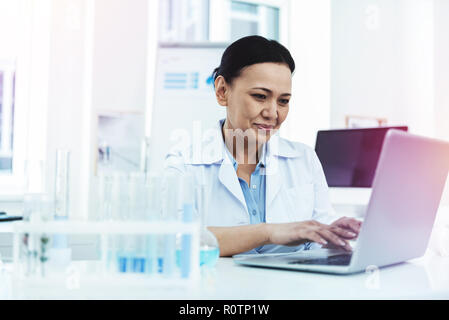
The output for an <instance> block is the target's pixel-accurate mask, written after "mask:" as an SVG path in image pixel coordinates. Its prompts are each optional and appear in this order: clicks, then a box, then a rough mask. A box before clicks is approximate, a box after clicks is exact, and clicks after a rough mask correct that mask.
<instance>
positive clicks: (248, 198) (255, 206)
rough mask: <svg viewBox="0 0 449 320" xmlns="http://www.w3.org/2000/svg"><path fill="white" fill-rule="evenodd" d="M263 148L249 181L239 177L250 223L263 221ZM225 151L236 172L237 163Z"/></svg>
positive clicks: (264, 179)
mask: <svg viewBox="0 0 449 320" xmlns="http://www.w3.org/2000/svg"><path fill="white" fill-rule="evenodd" d="M265 148H266V145H264V146H263V147H262V154H261V156H260V159H259V162H258V163H257V165H256V169H254V172H253V173H251V177H250V181H249V182H250V183H249V185H248V183H247V182H246V181H245V180H244V179H242V178H238V179H239V183H240V187H241V188H242V191H243V196H244V198H245V202H246V207H247V208H248V215H249V220H250V223H251V224H258V223H263V222H265V190H266V188H265V183H266V175H265ZM226 152H227V153H228V155H229V157H230V158H231V161H232V165H233V166H234V169H235V171H236V172H237V169H238V163H237V161H235V159H234V157H233V156H232V155H231V154H230V152H229V150H228V149H227V148H226ZM262 247H263V246H261V247H258V248H255V250H256V251H257V252H260V250H261V249H262Z"/></svg>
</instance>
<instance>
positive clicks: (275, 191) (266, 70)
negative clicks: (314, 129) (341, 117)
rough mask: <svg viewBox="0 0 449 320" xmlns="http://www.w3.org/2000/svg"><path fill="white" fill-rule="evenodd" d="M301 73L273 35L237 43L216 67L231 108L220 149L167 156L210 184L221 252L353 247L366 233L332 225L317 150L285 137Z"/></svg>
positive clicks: (223, 100) (346, 223) (350, 223)
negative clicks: (295, 81)
mask: <svg viewBox="0 0 449 320" xmlns="http://www.w3.org/2000/svg"><path fill="white" fill-rule="evenodd" d="M294 70H295V63H294V61H293V58H292V57H291V55H290V53H289V51H288V50H287V49H286V48H285V47H284V46H282V45H281V44H279V43H278V42H276V41H274V40H268V39H265V38H263V37H260V36H248V37H244V38H242V39H239V40H237V41H236V42H234V43H232V44H231V45H230V46H229V47H228V48H227V49H226V50H225V52H224V53H223V57H222V59H221V64H220V66H219V67H217V68H216V69H215V70H214V72H213V78H214V85H215V96H216V100H217V102H218V104H219V105H220V106H223V107H225V108H226V119H223V120H221V121H220V122H219V124H218V125H217V128H216V131H217V135H216V137H218V139H215V141H213V142H212V144H213V149H214V150H217V149H218V150H221V152H219V153H215V156H214V157H206V158H203V159H200V161H198V159H199V158H201V157H196V156H195V155H193V158H195V159H196V160H195V161H190V160H186V159H188V157H185V155H184V154H183V152H182V151H177V152H174V153H171V154H169V155H168V156H167V164H166V166H167V169H168V170H169V171H175V172H178V173H181V174H192V175H193V176H194V177H195V178H196V180H197V183H201V184H203V185H206V186H207V188H206V189H207V199H208V207H207V218H206V221H205V223H206V225H207V226H208V227H209V230H210V231H212V232H213V233H214V234H215V236H216V237H217V239H218V242H219V246H220V255H221V256H229V255H234V254H239V253H273V252H291V251H297V250H305V249H306V250H307V249H310V248H312V247H316V246H318V247H320V246H325V247H329V248H332V247H338V248H344V249H345V250H351V248H350V246H349V244H348V240H350V239H354V238H355V237H356V236H357V234H358V232H359V228H360V223H359V222H358V221H356V220H354V219H349V218H341V219H338V220H336V221H334V222H332V223H330V222H331V220H332V216H333V209H332V206H331V204H330V200H329V194H328V186H327V183H326V179H325V176H324V173H323V169H322V167H321V164H320V162H319V160H318V157H317V155H316V154H315V151H314V150H313V149H311V148H310V147H308V146H306V145H305V144H302V143H299V142H291V141H288V140H286V139H283V138H280V137H279V134H278V130H279V129H280V127H281V126H282V123H283V122H284V121H285V119H286V118H287V115H288V111H289V102H290V97H291V83H292V74H293V72H294ZM210 143H211V142H210V141H207V142H206V144H210ZM210 147H211V146H210V145H208V146H205V148H210ZM186 153H187V151H186ZM328 223H330V224H328ZM313 243H316V244H313ZM317 244H318V245H317Z"/></svg>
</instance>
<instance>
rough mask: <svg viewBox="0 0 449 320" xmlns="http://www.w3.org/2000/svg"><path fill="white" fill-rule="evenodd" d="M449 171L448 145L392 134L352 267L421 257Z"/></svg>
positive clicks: (422, 138)
mask: <svg viewBox="0 0 449 320" xmlns="http://www.w3.org/2000/svg"><path fill="white" fill-rule="evenodd" d="M448 170H449V143H446V142H443V141H439V140H435V139H430V138H425V137H419V136H415V135H412V134H408V133H405V132H401V131H397V130H390V131H389V132H388V133H387V135H386V137H385V140H384V144H383V148H382V153H381V156H380V159H379V163H378V166H377V169H376V174H375V178H374V181H373V191H372V194H371V198H370V201H369V204H368V209H367V212H366V216H365V220H364V223H363V225H362V230H361V232H360V236H359V240H358V241H357V246H356V248H355V250H354V256H353V260H352V261H351V262H352V263H351V264H352V266H354V267H356V268H358V269H362V268H365V267H366V266H369V265H377V266H384V265H389V264H394V263H397V262H401V261H405V260H408V259H411V258H415V257H419V256H421V255H423V254H424V252H425V250H426V248H427V245H428V241H429V238H430V233H431V231H432V227H433V223H434V221H435V215H436V212H437V210H438V206H439V203H440V199H441V195H442V192H443V189H444V185H445V182H446V178H447V174H448Z"/></svg>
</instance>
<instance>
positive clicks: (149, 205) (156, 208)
mask: <svg viewBox="0 0 449 320" xmlns="http://www.w3.org/2000/svg"><path fill="white" fill-rule="evenodd" d="M161 188H162V179H161V177H160V176H159V175H157V174H155V173H148V174H147V179H146V200H147V201H146V209H145V211H146V215H145V218H146V220H147V221H151V222H155V221H160V220H161V213H162V212H161V209H162V208H161V203H162V202H161ZM157 248H158V236H157V235H154V234H150V235H148V236H147V237H146V248H145V252H146V268H145V272H146V273H148V274H153V273H157V272H158V269H159V268H158V266H159V263H158V259H159V257H158V250H157ZM160 262H161V264H162V258H161V260H160Z"/></svg>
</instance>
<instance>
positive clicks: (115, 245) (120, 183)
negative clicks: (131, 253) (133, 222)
mask: <svg viewBox="0 0 449 320" xmlns="http://www.w3.org/2000/svg"><path fill="white" fill-rule="evenodd" d="M127 184H128V179H127V176H126V174H125V173H122V172H118V171H117V172H114V173H113V175H112V185H111V197H112V199H111V204H112V206H111V209H112V210H111V218H112V220H113V221H120V220H125V219H128V215H129V213H128V212H129V211H128V208H129V206H128V203H129V201H128V192H127V191H128V188H127ZM108 242H109V243H110V244H111V246H110V253H109V256H110V259H111V262H113V261H116V263H117V268H116V270H117V271H118V272H127V270H129V268H128V264H129V262H128V261H129V259H128V256H127V252H126V247H127V244H126V237H125V236H124V235H122V234H119V235H111V236H110V237H109V241H108Z"/></svg>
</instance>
